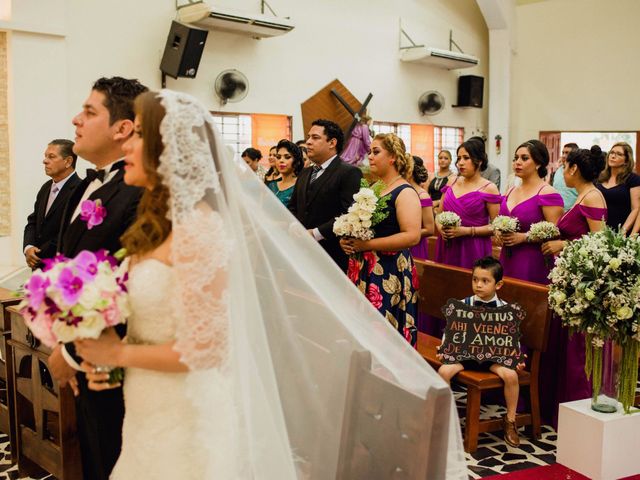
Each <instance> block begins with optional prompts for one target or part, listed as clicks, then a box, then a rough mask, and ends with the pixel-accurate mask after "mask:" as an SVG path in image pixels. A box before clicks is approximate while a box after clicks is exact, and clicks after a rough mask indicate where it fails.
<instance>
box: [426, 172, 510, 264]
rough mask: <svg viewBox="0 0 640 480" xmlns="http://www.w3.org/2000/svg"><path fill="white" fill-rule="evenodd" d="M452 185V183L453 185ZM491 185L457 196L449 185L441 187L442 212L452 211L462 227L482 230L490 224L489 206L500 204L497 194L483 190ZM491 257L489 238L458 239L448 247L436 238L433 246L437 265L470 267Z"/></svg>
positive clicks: (450, 242) (500, 198)
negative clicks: (480, 228)
mask: <svg viewBox="0 0 640 480" xmlns="http://www.w3.org/2000/svg"><path fill="white" fill-rule="evenodd" d="M454 185H455V183H454ZM488 185H491V182H487V183H485V184H484V185H482V187H480V188H479V189H478V190H475V191H473V192H467V193H465V194H463V195H460V197H456V196H455V194H454V193H453V189H452V188H451V187H450V186H449V185H445V186H444V187H442V192H443V195H442V211H446V212H455V213H457V214H458V216H459V217H460V220H461V223H462V226H463V227H481V226H483V225H488V224H489V210H488V209H487V204H488V203H500V202H501V200H502V197H501V196H500V195H499V194H494V193H487V192H485V191H484V189H485V188H486V187H487V186H488ZM488 255H491V237H470V236H465V237H458V238H453V239H451V240H449V242H448V243H447V244H445V241H444V239H443V238H442V237H438V242H437V244H436V262H439V263H444V264H447V265H454V266H456V267H464V268H472V267H473V263H474V262H475V261H476V260H478V259H479V258H482V257H486V256H488Z"/></svg>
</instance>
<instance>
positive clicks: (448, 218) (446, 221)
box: [436, 212, 462, 247]
mask: <svg viewBox="0 0 640 480" xmlns="http://www.w3.org/2000/svg"><path fill="white" fill-rule="evenodd" d="M436 222H438V223H439V224H440V225H441V226H442V227H443V228H447V227H459V226H460V225H462V220H461V219H460V216H459V215H458V214H457V213H455V212H440V213H439V214H438V215H436ZM444 245H445V246H446V247H448V246H449V240H445V241H444Z"/></svg>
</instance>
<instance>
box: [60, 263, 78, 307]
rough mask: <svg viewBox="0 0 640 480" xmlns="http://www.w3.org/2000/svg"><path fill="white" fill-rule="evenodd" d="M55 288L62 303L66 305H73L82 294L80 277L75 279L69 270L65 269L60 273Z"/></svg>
mask: <svg viewBox="0 0 640 480" xmlns="http://www.w3.org/2000/svg"><path fill="white" fill-rule="evenodd" d="M56 286H57V287H58V288H59V289H60V293H61V295H62V300H63V301H64V303H66V304H67V305H75V304H76V303H77V302H78V298H80V294H81V293H82V286H83V282H82V279H81V278H80V277H77V276H76V275H75V274H74V273H73V270H71V268H69V267H67V268H64V269H62V271H61V272H60V275H59V276H58V283H57V285H56Z"/></svg>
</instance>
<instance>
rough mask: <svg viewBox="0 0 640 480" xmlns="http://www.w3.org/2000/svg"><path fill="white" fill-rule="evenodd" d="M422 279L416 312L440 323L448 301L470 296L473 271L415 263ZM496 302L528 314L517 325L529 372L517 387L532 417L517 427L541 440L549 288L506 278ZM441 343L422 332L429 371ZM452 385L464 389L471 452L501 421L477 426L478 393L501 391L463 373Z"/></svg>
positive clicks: (498, 383) (484, 378) (490, 378)
mask: <svg viewBox="0 0 640 480" xmlns="http://www.w3.org/2000/svg"><path fill="white" fill-rule="evenodd" d="M416 268H417V270H418V276H419V277H420V289H419V310H420V311H421V313H426V314H429V315H432V316H434V317H437V318H440V319H442V318H443V317H444V316H443V314H442V312H441V310H440V309H441V307H442V305H444V304H445V303H446V301H447V300H448V299H449V298H464V297H467V296H469V294H470V293H471V270H468V269H464V268H458V267H451V266H448V265H443V264H439V263H435V262H431V261H422V260H416ZM499 294H500V298H502V299H503V300H505V301H507V302H510V303H512V302H518V303H519V304H520V305H522V307H523V308H524V309H525V310H526V312H527V318H526V319H525V320H524V321H523V322H522V324H521V332H522V337H521V339H520V342H521V343H522V344H523V345H526V346H527V347H528V348H529V353H528V355H529V358H528V362H527V363H528V365H529V367H528V368H529V371H520V372H518V373H519V381H520V386H521V387H527V388H528V390H529V406H530V413H526V414H518V415H517V416H516V423H517V425H518V426H523V425H526V426H529V425H530V426H531V430H532V435H533V436H534V437H535V438H538V437H539V436H540V433H541V430H540V403H539V389H538V376H539V369H540V356H541V353H542V352H544V351H545V349H546V347H547V339H548V335H549V323H550V321H551V311H550V310H549V307H548V301H547V294H548V288H547V287H546V286H544V285H540V284H537V283H532V282H525V281H522V280H516V279H512V278H506V277H505V279H504V286H503V287H502V289H501V290H500V291H499ZM440 340H441V339H440V338H436V337H432V336H429V335H426V334H424V333H419V334H418V352H419V353H420V354H421V355H422V357H423V358H424V359H425V360H427V361H428V362H429V363H430V364H431V366H432V367H433V368H435V369H438V368H439V367H440V365H441V362H440V361H439V360H438V359H437V358H436V347H437V346H438V345H440ZM454 381H457V382H458V383H460V384H462V385H465V386H466V387H467V412H466V421H465V432H464V447H465V450H466V451H467V452H474V451H475V450H476V449H477V446H478V434H479V433H480V432H490V431H495V430H500V429H501V428H502V420H501V419H493V420H482V421H480V402H481V398H482V393H483V392H485V391H488V390H494V389H502V388H503V383H502V380H500V378H499V377H498V376H497V375H495V374H494V373H491V372H475V371H467V370H465V371H463V372H461V373H459V374H458V375H456V377H455V378H454Z"/></svg>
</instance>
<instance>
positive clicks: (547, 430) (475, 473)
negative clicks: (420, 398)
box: [0, 383, 640, 480]
mask: <svg viewBox="0 0 640 480" xmlns="http://www.w3.org/2000/svg"><path fill="white" fill-rule="evenodd" d="M638 385H639V390H640V383H639V384H638ZM454 395H455V398H456V405H457V407H458V412H459V414H460V417H461V418H464V409H465V405H466V393H465V392H464V390H462V389H460V390H457V389H456V390H455V391H454ZM505 411H506V410H505V408H504V407H501V406H498V405H486V406H483V407H481V412H480V416H481V418H499V417H502V415H504V413H505ZM462 421H463V422H464V420H462ZM556 439H557V435H556V432H555V430H553V428H551V427H549V426H543V427H542V438H541V439H540V440H532V439H530V438H528V437H527V436H526V435H525V434H524V433H523V432H522V429H520V447H518V448H513V447H510V446H508V445H507V444H506V443H505V442H504V440H503V439H502V433H501V432H495V434H491V433H482V434H480V438H479V440H478V450H476V451H475V452H474V453H472V454H467V455H466V459H467V468H468V471H469V479H478V478H483V477H488V476H491V475H497V474H501V473H509V472H514V471H516V470H522V469H525V468H533V467H537V466H541V465H549V464H552V463H555V461H556ZM7 442H8V439H7V437H6V435H0V480H8V479H11V480H15V479H18V478H19V477H18V472H17V467H16V466H13V467H12V466H11V463H10V454H9V452H8V446H9V444H8V443H7ZM44 478H45V479H46V480H55V478H54V477H53V476H48V477H44Z"/></svg>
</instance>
